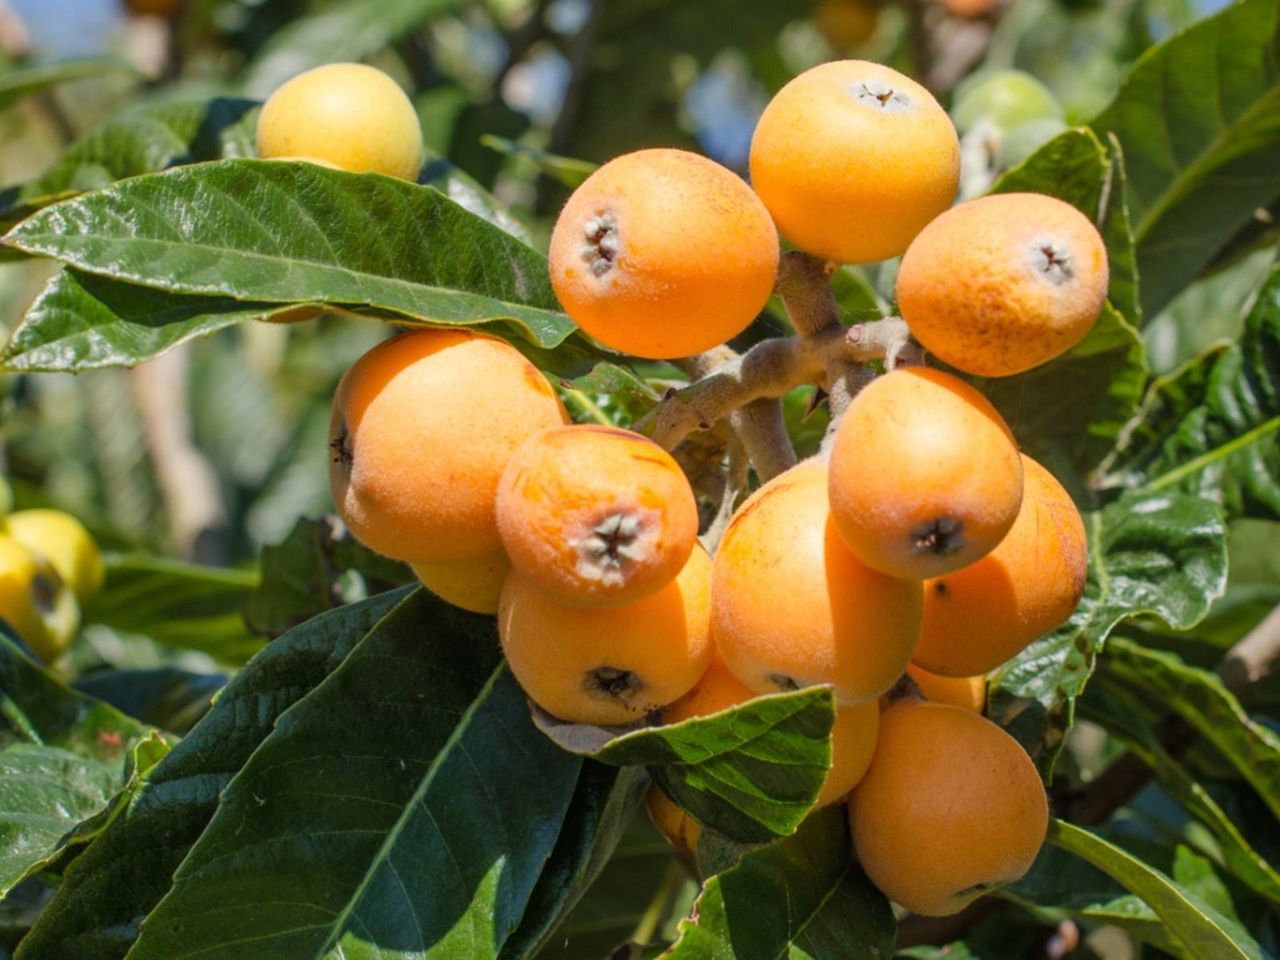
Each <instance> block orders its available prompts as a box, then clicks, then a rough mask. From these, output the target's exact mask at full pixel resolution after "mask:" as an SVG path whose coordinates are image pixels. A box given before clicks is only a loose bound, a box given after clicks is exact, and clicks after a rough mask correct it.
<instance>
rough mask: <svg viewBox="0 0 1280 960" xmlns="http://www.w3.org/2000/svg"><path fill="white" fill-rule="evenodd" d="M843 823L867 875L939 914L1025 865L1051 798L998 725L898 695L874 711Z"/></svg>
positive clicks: (907, 902)
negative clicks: (871, 752) (876, 718)
mask: <svg viewBox="0 0 1280 960" xmlns="http://www.w3.org/2000/svg"><path fill="white" fill-rule="evenodd" d="M849 824H850V827H851V828H852V833H853V845H854V848H855V849H856V850H857V853H858V860H859V861H860V862H861V864H862V868H863V869H864V870H866V872H867V876H868V877H870V878H871V882H872V883H874V884H875V885H876V886H877V887H879V888H880V890H881V891H882V892H883V893H884V894H885V895H886V896H887V897H888V898H889V899H890V900H893V901H895V902H897V903H899V904H901V905H902V906H904V907H906V908H907V909H908V910H911V911H913V912H915V913H920V914H923V915H925V916H931V917H943V916H949V915H951V914H953V913H958V912H959V911H960V910H962V909H964V907H965V906H967V905H968V904H969V903H971V902H972V901H974V900H976V899H977V898H978V897H980V896H981V895H982V894H983V893H984V892H986V891H987V890H989V889H991V887H994V886H998V885H1000V884H1004V883H1011V882H1012V881H1014V880H1017V879H1018V878H1019V877H1021V876H1022V875H1023V874H1024V873H1026V872H1027V869H1028V868H1029V867H1030V866H1031V862H1032V861H1033V860H1034V859H1035V857H1036V854H1037V853H1038V852H1039V850H1040V847H1041V845H1042V844H1043V843H1044V838H1045V833H1046V831H1047V830H1048V826H1049V805H1048V801H1047V799H1046V797H1045V792H1044V786H1043V785H1042V784H1041V782H1040V776H1039V774H1038V773H1037V772H1036V768H1035V765H1034V764H1033V763H1032V762H1031V758H1030V757H1028V756H1027V754H1026V752H1025V751H1023V749H1022V747H1021V746H1020V745H1019V744H1018V742H1017V741H1016V740H1014V739H1013V737H1011V736H1009V735H1008V734H1007V733H1005V732H1004V731H1003V730H1002V729H1000V727H998V726H996V725H995V724H994V723H992V722H991V721H990V720H987V719H986V718H985V717H981V716H979V715H978V714H976V713H974V712H972V711H970V710H965V709H963V708H962V707H954V706H951V705H950V704H943V703H925V702H923V701H920V700H913V699H906V700H900V701H898V702H897V703H896V704H894V705H893V706H892V707H890V708H889V709H888V710H886V711H885V712H884V713H883V714H882V715H881V717H880V739H879V742H878V743H877V744H876V753H875V757H874V758H873V759H872V761H871V769H870V770H868V771H867V775H866V776H865V777H863V778H862V782H861V783H859V784H858V786H857V787H856V788H855V789H854V791H853V795H852V797H851V798H850V802H849ZM975 887H977V889H975Z"/></svg>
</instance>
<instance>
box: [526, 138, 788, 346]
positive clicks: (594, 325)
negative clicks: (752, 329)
mask: <svg viewBox="0 0 1280 960" xmlns="http://www.w3.org/2000/svg"><path fill="white" fill-rule="evenodd" d="M549 266H550V269H551V284H552V286H553V287H554V288H555V291H556V296H557V297H559V298H560V303H561V304H562V305H563V306H564V309H565V311H566V312H567V313H568V314H569V316H570V317H571V318H572V319H573V322H574V323H576V324H578V326H580V327H582V329H583V330H585V331H586V332H587V333H589V334H591V336H593V337H595V338H596V339H597V340H599V341H600V342H601V343H603V344H605V345H606V346H609V347H612V348H613V349H615V350H621V351H622V352H624V353H630V354H634V355H635V356H638V357H651V358H667V359H669V358H672V357H686V356H691V355H693V354H695V353H701V352H702V351H704V350H709V349H711V348H712V347H716V346H719V345H720V344H722V343H724V342H725V341H726V340H728V339H730V338H731V337H733V336H735V335H737V334H738V333H741V332H742V331H743V330H744V329H745V328H746V326H747V325H748V324H749V323H751V321H752V320H754V319H755V317H756V315H757V314H758V313H759V312H760V311H761V310H762V309H763V308H764V305H765V302H766V301H767V300H768V299H769V295H770V293H772V291H773V281H774V276H775V274H776V273H777V270H778V235H777V233H776V231H775V230H774V228H773V223H772V222H771V221H770V219H769V213H768V211H767V210H765V208H764V205H763V204H761V203H760V200H759V198H758V197H757V196H756V195H755V194H754V193H752V192H751V188H750V187H748V186H747V185H746V183H744V182H743V180H742V178H740V177H739V176H738V175H737V174H735V173H733V172H732V171H730V170H728V169H726V168H725V167H722V166H720V165H719V164H717V163H715V162H713V161H711V160H708V159H707V158H706V157H701V156H698V155H697V154H695V153H689V152H687V151H684V150H665V149H658V150H639V151H637V152H635V153H628V154H624V155H623V156H620V157H617V158H615V159H613V160H611V161H609V162H608V163H606V164H605V165H604V166H603V167H601V168H600V169H599V170H597V171H596V172H595V173H593V174H592V175H591V176H590V177H588V178H587V179H586V180H585V181H584V182H583V183H582V185H581V186H579V187H578V189H577V190H575V191H574V192H573V195H572V196H571V197H570V198H569V201H568V203H566V204H565V206H564V209H563V210H562V211H561V212H560V217H559V219H557V220H556V225H555V230H554V231H553V232H552V234H551V252H550V264H549Z"/></svg>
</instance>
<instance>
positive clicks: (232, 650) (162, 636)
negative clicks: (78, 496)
mask: <svg viewBox="0 0 1280 960" xmlns="http://www.w3.org/2000/svg"><path fill="white" fill-rule="evenodd" d="M106 567H107V582H106V585H105V586H104V587H103V589H102V592H101V593H99V594H98V596H97V598H96V599H95V600H94V601H93V603H92V604H91V605H90V606H89V608H88V609H87V610H86V611H85V622H86V623H100V624H103V625H104V626H108V627H111V628H112V629H114V630H121V631H124V632H126V633H140V634H142V635H144V636H148V637H150V638H151V639H152V640H155V641H156V642H158V643H163V644H166V645H167V646H171V647H178V648H181V649H184V650H198V651H200V652H201V653H207V654H209V656H211V657H213V658H215V659H216V660H220V661H221V662H223V663H229V664H238V663H244V662H245V661H246V660H248V659H249V658H250V657H251V656H253V654H254V653H256V652H257V650H258V648H259V647H261V646H262V641H261V640H259V639H258V638H256V637H254V636H252V635H251V634H250V633H249V628H248V627H247V626H246V625H245V622H244V609H245V604H246V603H247V602H248V600H249V597H250V595H251V593H252V591H253V589H254V587H255V586H257V583H258V577H257V575H256V574H254V573H251V572H242V571H238V570H228V569H225V568H223V567H204V566H197V565H195V564H189V563H181V562H179V561H177V560H166V559H163V558H160V557H149V556H120V555H115V554H108V555H107V556H106Z"/></svg>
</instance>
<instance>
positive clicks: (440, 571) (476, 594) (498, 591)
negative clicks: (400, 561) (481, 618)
mask: <svg viewBox="0 0 1280 960" xmlns="http://www.w3.org/2000/svg"><path fill="white" fill-rule="evenodd" d="M409 566H410V569H412V570H413V575H414V576H415V577H417V578H418V582H419V583H421V584H422V585H423V586H424V587H426V588H427V589H428V590H430V591H431V592H432V593H434V594H435V595H436V596H437V597H439V598H440V599H441V600H444V601H445V602H446V603H451V604H453V605H454V606H455V607H461V608H462V609H463V610H470V611H471V612H472V613H497V612H498V598H499V597H500V596H501V595H502V584H503V583H504V582H506V579H507V574H509V573H510V572H511V560H510V558H509V557H508V556H507V552H506V551H505V550H495V551H494V552H493V553H484V554H481V555H480V556H478V557H464V558H463V559H461V560H441V561H439V562H437V563H413V564H410V565H409Z"/></svg>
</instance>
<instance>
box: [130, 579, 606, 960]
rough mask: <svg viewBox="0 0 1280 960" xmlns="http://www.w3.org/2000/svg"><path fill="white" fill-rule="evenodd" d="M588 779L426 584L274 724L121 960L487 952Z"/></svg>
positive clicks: (494, 652)
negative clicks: (542, 731) (218, 955)
mask: <svg viewBox="0 0 1280 960" xmlns="http://www.w3.org/2000/svg"><path fill="white" fill-rule="evenodd" d="M581 766H582V761H581V759H580V758H578V757H575V756H572V755H570V754H568V753H565V752H564V751H561V750H559V749H558V748H557V747H556V746H555V745H554V744H553V743H551V742H550V741H549V740H547V739H546V738H545V737H542V736H541V735H540V734H539V733H538V732H537V730H536V729H535V728H534V726H533V724H532V722H531V721H530V718H529V710H528V706H527V703H526V701H525V697H524V694H523V693H522V692H521V690H520V688H519V687H518V686H517V684H516V682H515V680H514V678H513V677H512V676H511V674H510V672H509V671H508V670H507V668H506V665H505V663H504V662H503V661H502V659H501V652H500V650H499V646H498V637H497V625H496V623H495V621H494V620H493V618H491V617H482V616H479V615H476V614H470V613H466V612H465V611H460V610H458V609H457V608H454V607H451V606H449V605H448V604H445V603H444V602H443V601H441V600H439V599H437V598H435V597H433V596H432V595H431V594H430V593H428V592H427V591H425V590H418V591H416V592H414V593H413V594H411V595H410V596H409V597H408V598H407V599H406V600H405V601H404V602H403V603H401V604H400V605H399V606H397V607H396V609H395V610H394V611H392V612H391V613H390V614H389V615H388V616H387V617H386V618H385V619H384V620H382V621H381V622H380V623H379V624H378V625H377V626H376V627H375V628H374V629H373V630H371V631H370V632H369V633H368V634H367V635H366V636H365V638H364V639H363V640H362V641H361V642H360V643H359V645H357V646H356V647H355V649H353V650H352V652H351V653H350V655H348V657H347V658H346V660H345V661H344V662H343V664H342V666H341V667H339V668H338V669H337V670H336V671H334V673H333V674H332V675H330V676H329V677H328V678H327V679H326V680H325V681H324V682H323V683H322V684H321V685H320V686H319V687H317V688H316V689H315V691H314V692H312V693H311V694H309V695H308V696H307V697H305V698H304V699H303V700H301V701H299V702H298V704H297V705H296V706H295V707H294V708H293V709H291V710H290V711H289V712H288V713H286V714H284V715H283V716H281V717H280V719H279V720H278V721H277V722H276V726H275V730H274V731H273V732H272V733H271V735H270V736H269V737H267V739H266V740H264V741H263V742H262V745H261V746H259V747H258V749H257V750H256V751H254V753H253V756H252V757H250V759H249V761H248V763H246V764H245V766H244V767H243V769H241V771H240V772H239V773H238V774H236V776H235V777H234V778H233V779H232V780H231V782H230V783H229V784H228V785H227V786H226V788H225V789H224V790H223V791H222V795H221V798H220V802H219V804H218V810H217V813H216V814H215V815H214V818H213V820H212V821H211V822H210V824H209V826H208V828H207V829H206V830H205V831H204V833H203V834H202V835H201V837H200V839H199V841H197V843H196V845H195V846H194V847H193V848H192V850H191V852H190V853H189V854H188V855H187V858H186V859H185V860H184V861H183V863H182V866H181V867H180V868H179V869H178V871H177V873H176V874H175V876H174V886H173V889H172V890H171V891H170V892H169V893H168V894H167V895H166V896H165V898H164V899H163V900H162V901H161V902H160V904H159V905H158V906H157V907H156V909H155V910H154V911H153V912H152V913H151V915H150V916H149V917H148V918H147V919H146V920H145V921H144V922H143V925H142V931H141V934H140V936H139V938H138V941H137V943H136V944H135V945H134V947H133V949H132V950H131V951H130V953H129V956H130V958H131V960H148V958H157V960H158V958H163V960H181V958H183V957H194V956H207V955H210V954H214V953H218V952H226V951H229V950H232V949H234V951H235V954H236V956H237V957H238V958H242V960H252V958H254V957H263V958H271V960H288V958H291V957H297V958H308V960H310V958H314V957H320V956H328V957H334V958H337V957H347V956H351V955H353V954H366V955H372V954H375V953H376V952H377V951H383V952H385V953H395V954H397V955H399V956H404V957H435V956H438V957H452V956H466V957H475V958H481V957H496V956H497V955H498V954H499V952H500V951H501V949H502V947H503V945H504V944H505V942H506V940H507V938H508V937H509V936H510V935H511V934H512V932H513V931H514V930H515V929H516V927H517V926H518V925H519V923H520V920H521V918H522V917H523V915H524V911H525V908H526V905H527V904H528V902H529V897H530V895H531V893H532V891H533V889H534V887H535V885H536V883H537V881H538V879H539V876H540V874H541V871H542V868H543V866H544V864H545V862H546V861H547V859H548V857H549V856H550V854H551V852H552V850H553V849H554V846H555V844H556V841H557V839H558V837H559V834H560V828H561V824H562V822H563V819H564V817H565V814H566V812H567V810H568V809H569V806H570V803H571V801H572V799H573V796H574V792H575V789H576V786H577V783H578V777H579V773H580V770H581Z"/></svg>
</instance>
